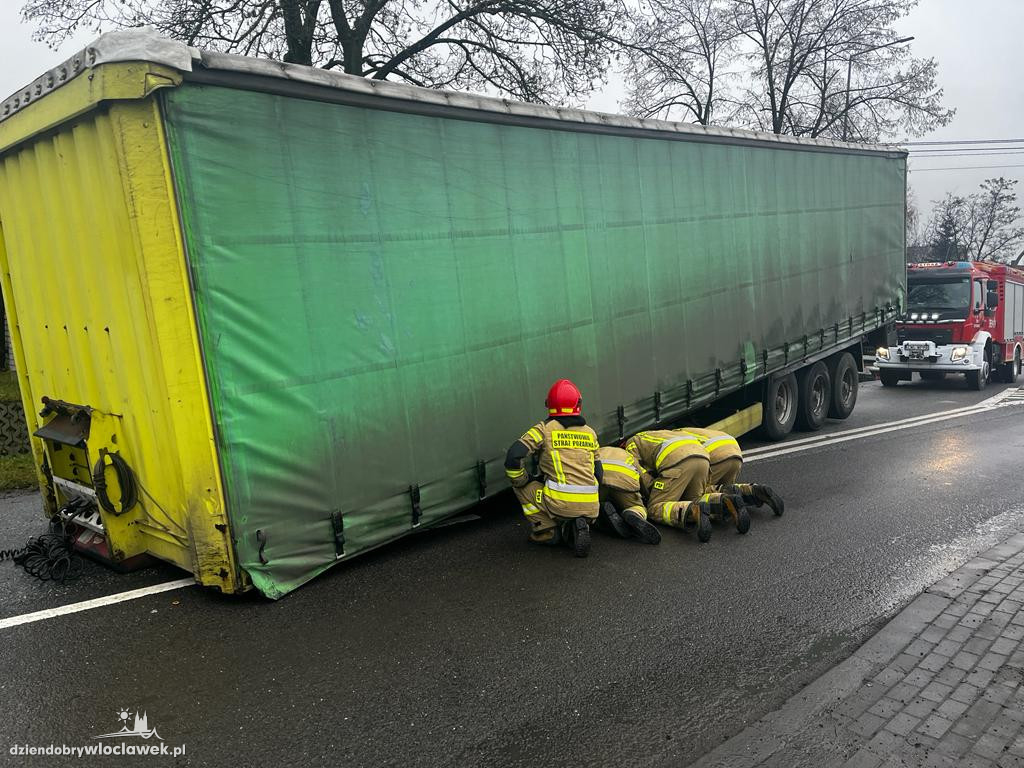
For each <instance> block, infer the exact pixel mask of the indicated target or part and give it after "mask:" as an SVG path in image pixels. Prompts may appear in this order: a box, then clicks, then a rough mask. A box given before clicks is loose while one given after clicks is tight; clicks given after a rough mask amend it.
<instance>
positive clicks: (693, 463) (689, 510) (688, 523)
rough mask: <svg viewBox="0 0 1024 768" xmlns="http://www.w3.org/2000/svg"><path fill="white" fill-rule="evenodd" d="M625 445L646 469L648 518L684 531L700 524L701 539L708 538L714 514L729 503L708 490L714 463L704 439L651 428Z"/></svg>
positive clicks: (644, 488)
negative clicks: (709, 476)
mask: <svg viewBox="0 0 1024 768" xmlns="http://www.w3.org/2000/svg"><path fill="white" fill-rule="evenodd" d="M625 448H626V450H627V451H628V452H629V453H630V454H631V455H632V456H633V458H635V459H636V461H637V464H638V465H639V466H640V468H641V469H642V473H641V476H640V484H641V490H642V491H643V492H644V494H645V495H646V497H647V519H648V520H650V521H651V522H655V523H661V524H662V525H668V526H672V527H673V528H682V529H684V530H686V529H691V528H694V527H696V529H697V538H698V539H700V541H702V542H703V541H708V540H709V539H710V538H711V515H712V514H722V513H723V511H724V510H725V507H724V504H725V502H724V500H723V498H722V494H721V493H711V494H708V493H705V488H706V486H707V482H708V473H709V471H710V467H711V462H710V461H709V460H708V455H707V452H706V451H705V450H704V448H703V446H702V445H701V440H700V438H697V437H694V436H693V435H684V434H680V433H679V432H674V431H672V430H668V429H659V430H651V431H648V432H639V433H637V434H636V435H633V437H631V438H630V439H629V440H628V441H627V442H626V445H625ZM737 501H738V500H737Z"/></svg>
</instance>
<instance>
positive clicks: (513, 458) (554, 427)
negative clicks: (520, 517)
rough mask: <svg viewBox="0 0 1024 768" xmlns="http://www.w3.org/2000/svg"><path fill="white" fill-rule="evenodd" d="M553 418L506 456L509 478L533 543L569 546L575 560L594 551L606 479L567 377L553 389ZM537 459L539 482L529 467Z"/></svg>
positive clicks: (549, 400)
mask: <svg viewBox="0 0 1024 768" xmlns="http://www.w3.org/2000/svg"><path fill="white" fill-rule="evenodd" d="M545 405H546V406H547V409H548V418H547V419H545V420H544V421H542V422H540V423H539V424H535V425H534V426H532V427H530V428H529V429H528V430H526V432H525V434H523V436H522V437H520V438H519V439H518V440H516V441H515V442H514V443H512V447H510V448H509V449H508V453H507V454H506V455H505V474H506V475H507V476H508V479H509V481H510V482H511V483H512V487H513V488H514V490H515V494H516V498H517V499H518V500H519V503H520V505H522V508H523V514H524V515H526V519H527V520H528V521H529V523H530V541H532V542H534V543H537V544H548V545H557V544H565V545H566V546H568V547H569V548H570V549H572V550H573V553H574V554H575V555H576V557H586V556H587V555H588V554H589V552H590V525H591V523H593V522H594V520H596V519H597V516H598V511H599V510H600V503H599V500H598V483H599V482H600V481H601V478H602V477H603V473H602V467H601V462H600V460H599V459H598V458H597V449H598V444H597V434H596V433H595V432H594V430H593V429H591V428H590V427H588V426H587V422H586V420H585V419H584V418H583V412H582V405H583V398H582V397H581V396H580V391H579V389H577V388H576V385H575V384H573V383H572V382H571V381H569V380H568V379H559V380H558V381H556V382H555V383H554V384H553V385H552V386H551V389H550V390H549V391H548V396H547V400H546V401H545ZM527 457H533V458H536V460H537V465H538V468H539V470H540V478H539V479H534V478H531V477H530V475H529V473H528V472H527V468H526V467H525V466H524V461H525V460H526V459H527Z"/></svg>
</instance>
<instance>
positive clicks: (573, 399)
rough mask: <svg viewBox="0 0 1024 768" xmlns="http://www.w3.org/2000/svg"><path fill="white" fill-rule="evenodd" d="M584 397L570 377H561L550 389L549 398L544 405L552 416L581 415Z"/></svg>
mask: <svg viewBox="0 0 1024 768" xmlns="http://www.w3.org/2000/svg"><path fill="white" fill-rule="evenodd" d="M582 404H583V398H582V397H581V396H580V391H579V390H578V389H577V388H576V385H575V384H573V383H572V382H571V381H569V380H568V379H559V380H558V381H556V382H555V383H554V384H552V385H551V389H549V390H548V399H547V400H545V401H544V405H546V406H547V407H548V414H549V415H551V416H579V415H580V406H581V405H582Z"/></svg>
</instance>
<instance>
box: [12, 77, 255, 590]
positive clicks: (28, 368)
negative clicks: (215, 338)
mask: <svg viewBox="0 0 1024 768" xmlns="http://www.w3.org/2000/svg"><path fill="white" fill-rule="evenodd" d="M179 82H180V76H179V75H178V74H177V73H176V72H174V71H173V70H169V69H167V68H164V67H160V66H157V65H152V64H140V63H127V64H104V65H100V66H97V67H95V68H94V69H92V70H90V72H89V73H88V76H80V77H78V78H76V79H75V80H73V81H71V82H69V83H68V84H66V85H64V86H62V87H61V88H59V89H57V90H55V91H54V92H52V93H51V94H49V95H47V96H45V97H44V98H40V99H39V100H38V101H37V102H36V103H34V104H31V105H30V106H28V107H26V108H24V109H22V110H21V111H20V112H18V113H17V114H15V115H13V116H12V117H11V118H10V119H8V120H6V121H4V122H2V123H0V267H2V277H0V282H2V287H3V294H4V300H5V303H6V306H7V310H8V319H9V322H10V324H11V336H12V344H13V347H14V356H15V360H16V363H17V368H18V377H19V382H20V385H21V391H22V397H23V400H24V403H25V406H26V415H27V418H28V422H29V431H30V433H31V432H34V431H35V430H37V429H38V428H40V427H41V426H43V424H44V423H48V421H49V419H48V418H43V417H40V416H39V415H38V411H39V409H40V407H41V400H42V398H43V397H49V398H51V399H55V400H60V401H64V402H67V403H73V404H77V405H81V406H88V407H89V408H91V409H92V414H91V419H90V428H89V435H88V439H87V448H86V453H87V454H88V464H87V465H85V466H89V467H95V463H96V461H97V459H98V457H99V456H100V452H101V451H108V452H110V453H111V454H117V455H118V456H120V457H121V458H122V459H123V460H124V461H125V462H127V464H128V465H129V466H130V467H131V469H132V471H133V473H134V475H135V477H136V479H137V485H138V488H139V494H138V495H139V503H138V504H137V505H136V506H135V507H134V508H133V509H131V510H129V511H127V512H125V513H124V514H117V513H114V512H104V513H103V514H102V522H103V526H104V528H105V529H106V534H107V537H108V542H109V546H110V550H111V554H112V555H113V557H114V559H115V560H123V559H126V558H130V557H132V556H134V555H137V554H142V553H148V554H151V555H154V556H157V557H160V558H162V559H164V560H168V561H170V562H172V563H175V564H177V565H179V566H181V567H182V568H185V569H187V570H189V571H191V572H192V573H194V574H195V576H196V578H197V580H198V581H200V582H201V583H203V584H206V585H211V586H216V587H219V588H220V589H222V590H224V591H225V592H235V591H239V590H241V589H243V588H244V586H245V584H244V582H243V581H242V577H241V575H240V573H239V571H238V569H237V567H236V564H235V561H234V552H233V547H232V544H231V533H230V529H229V522H228V519H227V515H226V509H225V501H224V490H223V483H222V480H221V477H220V471H219V466H218V460H217V448H216V444H215V440H214V431H213V423H212V417H211V413H210V401H209V396H208V392H207V389H206V382H205V377H204V372H203V368H202V357H201V353H200V349H199V342H198V333H197V330H196V327H195V313H194V307H193V305H192V295H191V289H190V285H189V279H188V272H187V265H186V260H185V255H184V247H183V243H182V237H181V232H180V222H179V217H178V211H177V207H176V203H175V198H174V193H173V185H172V178H171V171H170V166H169V162H168V151H167V143H166V137H165V135H164V131H163V123H162V117H161V114H160V105H159V102H158V100H157V98H156V96H155V95H154V91H155V89H157V88H159V87H173V86H174V85H176V84H177V83H179ZM32 443H33V446H32V448H33V452H34V454H35V456H36V459H37V463H38V465H39V466H40V467H41V470H42V471H41V472H40V480H41V486H42V488H43V490H44V493H45V494H46V495H47V498H48V499H49V504H50V506H51V509H50V511H51V513H52V512H53V511H54V509H53V504H54V503H56V501H58V500H59V498H60V495H61V494H62V493H63V491H62V490H61V487H59V486H55V485H54V484H53V483H52V482H51V480H50V478H49V477H48V474H50V473H51V471H52V470H53V468H54V466H55V464H54V460H53V456H50V455H48V452H53V451H54V450H61V449H62V448H61V447H60V446H56V445H54V444H52V443H51V442H50V441H45V442H44V441H42V440H39V439H38V438H34V439H33V441H32ZM61 458H62V460H64V459H65V458H66V457H61ZM79 463H81V460H80V459H79ZM58 464H60V462H58ZM54 474H57V473H56V472H54ZM104 476H105V478H106V480H107V483H108V485H110V486H111V488H112V494H111V495H112V496H113V497H114V501H115V504H114V506H115V508H117V507H118V505H117V503H116V502H117V498H118V496H119V490H120V489H118V488H117V484H116V479H115V477H116V476H115V473H114V472H113V471H107V472H105V473H104ZM52 494H57V497H56V498H54V497H53V496H52ZM117 511H119V508H118V510H117Z"/></svg>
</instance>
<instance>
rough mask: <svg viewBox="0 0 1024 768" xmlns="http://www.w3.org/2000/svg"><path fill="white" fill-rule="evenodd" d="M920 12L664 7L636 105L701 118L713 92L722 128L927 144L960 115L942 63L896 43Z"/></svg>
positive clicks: (872, 6) (866, 5)
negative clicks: (916, 138) (943, 79)
mask: <svg viewBox="0 0 1024 768" xmlns="http://www.w3.org/2000/svg"><path fill="white" fill-rule="evenodd" d="M653 1H654V0H650V2H653ZM916 3H917V0H659V1H658V2H657V4H656V5H655V6H654V7H655V8H656V10H655V12H654V14H653V15H654V22H652V23H654V24H656V25H657V26H658V27H659V28H660V29H662V30H664V32H663V37H664V38H667V39H666V40H656V43H657V44H650V45H645V46H641V52H642V53H643V54H644V55H643V56H642V57H641V60H642V62H643V63H642V64H634V65H633V66H632V67H631V68H629V70H628V72H627V74H628V76H629V81H630V87H631V90H630V99H629V100H628V101H627V102H626V107H627V109H629V110H630V111H631V112H633V113H634V114H649V113H651V111H652V110H653V109H655V108H657V107H659V106H661V105H663V104H664V105H670V106H672V105H674V100H673V98H672V97H673V96H674V95H675V93H676V92H680V93H681V94H682V98H681V99H678V100H677V101H679V102H681V104H682V105H683V107H684V108H685V109H686V110H688V112H689V113H691V114H694V115H698V114H701V112H700V110H699V109H694V108H693V107H692V106H691V105H694V104H695V105H698V107H699V106H700V105H701V104H702V103H708V102H709V99H708V98H706V97H707V96H708V94H709V92H710V93H711V94H712V95H713V97H714V102H713V103H714V104H716V105H717V106H718V107H719V108H718V110H717V111H716V112H715V119H716V121H719V122H724V123H729V124H733V125H742V126H746V127H751V128H756V129H759V130H764V131H771V132H772V133H788V134H794V135H797V136H810V137H828V138H849V139H850V140H856V141H873V140H877V139H879V138H881V137H883V136H890V135H894V134H896V133H898V132H899V133H904V134H912V135H918V134H920V133H923V132H926V131H928V130H931V129H932V128H935V127H937V126H940V125H945V124H946V123H948V122H949V120H950V119H952V117H953V114H954V113H953V110H950V109H947V108H945V107H943V106H942V95H943V94H942V90H941V89H940V88H938V86H937V83H936V78H937V71H938V70H937V65H936V63H935V61H934V60H933V59H915V58H913V57H911V55H910V53H909V50H908V49H907V48H906V47H902V46H897V45H894V43H896V42H897V40H898V39H899V38H898V37H897V34H896V32H895V30H894V28H893V24H894V23H895V22H896V21H898V20H899V19H900V18H902V17H903V16H905V15H906V14H907V13H908V12H909V11H910V9H911V8H913V7H914V6H915V5H916ZM673 45H675V46H676V48H677V55H675V56H672V55H671V52H672V46H673ZM662 49H664V53H663V52H661V51H662ZM723 64H725V65H726V66H725V68H724V69H723ZM725 70H727V73H726V74H725V75H724V76H723V74H722V73H723V71H725ZM659 99H661V100H660V101H659ZM697 121H698V122H705V121H702V120H701V119H700V117H698V118H697Z"/></svg>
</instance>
